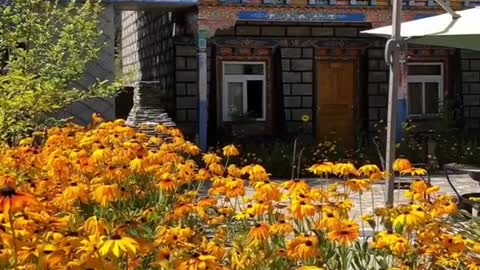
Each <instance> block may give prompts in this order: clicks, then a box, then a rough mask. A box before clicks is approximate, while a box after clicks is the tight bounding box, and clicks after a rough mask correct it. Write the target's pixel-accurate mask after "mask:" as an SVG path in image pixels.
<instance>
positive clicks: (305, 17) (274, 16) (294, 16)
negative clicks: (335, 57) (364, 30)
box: [238, 11, 366, 22]
mask: <svg viewBox="0 0 480 270" xmlns="http://www.w3.org/2000/svg"><path fill="white" fill-rule="evenodd" d="M238 20H239V21H269V22H365V21H366V16H365V14H363V13H337V14H335V13H271V12H264V11H240V13H239V14H238Z"/></svg>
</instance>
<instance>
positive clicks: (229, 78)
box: [222, 61, 267, 122]
mask: <svg viewBox="0 0 480 270" xmlns="http://www.w3.org/2000/svg"><path fill="white" fill-rule="evenodd" d="M228 64H241V65H258V64H261V65H262V66H263V75H245V74H241V75H228V74H225V70H226V68H225V66H226V65H228ZM266 66H267V65H266V63H265V62H263V61H222V121H223V122H235V121H234V120H232V118H231V117H230V115H229V112H228V91H227V89H228V83H231V82H233V83H234V82H241V83H242V85H243V88H242V97H243V100H242V101H243V103H242V104H243V107H244V108H243V112H242V113H243V114H246V113H247V109H248V104H247V103H248V96H247V92H248V91H247V82H248V81H249V80H255V81H262V82H263V84H262V86H263V87H262V98H263V102H262V117H260V118H247V119H248V120H249V121H266V119H267V74H266V72H267V69H266Z"/></svg>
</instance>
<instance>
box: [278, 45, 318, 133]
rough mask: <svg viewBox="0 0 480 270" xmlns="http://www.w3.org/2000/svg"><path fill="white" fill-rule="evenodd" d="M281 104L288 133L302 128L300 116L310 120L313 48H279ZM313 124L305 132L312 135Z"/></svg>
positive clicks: (311, 114)
mask: <svg viewBox="0 0 480 270" xmlns="http://www.w3.org/2000/svg"><path fill="white" fill-rule="evenodd" d="M281 58H282V83H283V84H282V85H283V87H282V88H283V103H284V113H285V121H286V127H287V130H288V132H289V133H294V132H295V131H298V130H299V128H300V127H304V125H303V123H302V116H303V115H308V116H309V117H310V119H312V116H313V113H312V105H313V48H281ZM311 123H313V122H310V124H309V125H308V126H307V130H306V132H308V133H312V130H313V127H312V124H311Z"/></svg>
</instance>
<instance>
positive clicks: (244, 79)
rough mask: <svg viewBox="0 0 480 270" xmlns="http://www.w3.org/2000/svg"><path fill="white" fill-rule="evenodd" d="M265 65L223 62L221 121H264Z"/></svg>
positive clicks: (260, 63)
mask: <svg viewBox="0 0 480 270" xmlns="http://www.w3.org/2000/svg"><path fill="white" fill-rule="evenodd" d="M265 88H266V85H265V63H263V62H223V121H239V120H242V119H243V120H256V121H263V120H265V107H266V91H265Z"/></svg>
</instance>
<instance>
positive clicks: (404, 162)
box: [393, 158, 412, 172]
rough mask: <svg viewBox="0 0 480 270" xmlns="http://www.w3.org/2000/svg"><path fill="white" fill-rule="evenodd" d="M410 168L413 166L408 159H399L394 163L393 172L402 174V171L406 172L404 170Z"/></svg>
mask: <svg viewBox="0 0 480 270" xmlns="http://www.w3.org/2000/svg"><path fill="white" fill-rule="evenodd" d="M410 168H412V164H411V163H410V161H409V160H408V159H406V158H397V159H396V160H395V161H394V162H393V170H394V171H396V172H401V171H404V170H408V169H410Z"/></svg>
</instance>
